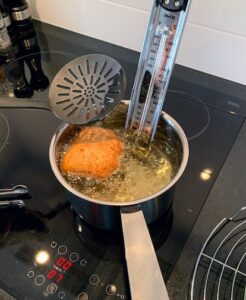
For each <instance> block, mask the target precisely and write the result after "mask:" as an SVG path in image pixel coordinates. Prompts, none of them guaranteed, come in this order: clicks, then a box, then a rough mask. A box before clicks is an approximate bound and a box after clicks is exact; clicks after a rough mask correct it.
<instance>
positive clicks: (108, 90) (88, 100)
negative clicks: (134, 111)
mask: <svg viewBox="0 0 246 300" xmlns="http://www.w3.org/2000/svg"><path fill="white" fill-rule="evenodd" d="M125 86H126V81H125V73H124V70H123V69H122V67H121V65H120V64H119V63H118V62H117V61H116V60H114V59H113V58H111V57H108V56H105V55H99V54H91V55H85V56H82V57H79V58H76V59H74V60H72V61H71V62H69V63H68V64H67V65H65V66H64V67H63V68H62V69H61V70H60V71H59V72H58V74H57V75H56V76H55V78H54V80H53V82H52V85H51V88H50V93H49V98H50V107H51V109H52V111H53V112H54V113H55V115H56V116H57V117H58V118H59V119H61V120H63V121H66V122H68V123H72V124H81V125H82V124H86V123H89V122H93V121H97V120H99V119H102V118H104V117H105V116H106V115H108V114H109V113H110V112H112V111H113V110H114V109H115V108H116V107H117V106H118V104H120V101H121V100H122V98H123V96H124V91H125Z"/></svg>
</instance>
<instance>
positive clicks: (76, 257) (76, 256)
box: [69, 252, 79, 262]
mask: <svg viewBox="0 0 246 300" xmlns="http://www.w3.org/2000/svg"><path fill="white" fill-rule="evenodd" d="M69 260H71V262H77V261H78V260H79V254H78V253H76V252H73V253H71V254H70V256H69Z"/></svg>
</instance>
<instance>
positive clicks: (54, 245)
mask: <svg viewBox="0 0 246 300" xmlns="http://www.w3.org/2000/svg"><path fill="white" fill-rule="evenodd" d="M56 246H57V242H55V241H53V242H51V243H50V247H51V248H53V249H54V248H56Z"/></svg>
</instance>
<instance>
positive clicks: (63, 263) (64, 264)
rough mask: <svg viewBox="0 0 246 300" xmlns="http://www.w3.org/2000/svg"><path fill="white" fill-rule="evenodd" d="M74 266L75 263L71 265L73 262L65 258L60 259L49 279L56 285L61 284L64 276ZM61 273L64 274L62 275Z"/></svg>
mask: <svg viewBox="0 0 246 300" xmlns="http://www.w3.org/2000/svg"><path fill="white" fill-rule="evenodd" d="M72 266H73V263H71V261H69V260H67V259H65V258H64V257H60V258H59V259H58V260H57V261H56V263H55V264H54V266H53V269H52V270H50V271H49V272H48V274H47V278H48V279H50V280H53V281H55V282H56V283H59V282H61V281H62V279H63V277H64V276H63V274H64V273H65V272H66V271H67V270H69V269H70V268H71V267H72ZM57 267H58V268H57ZM61 272H62V273H63V274H61Z"/></svg>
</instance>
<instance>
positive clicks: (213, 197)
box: [167, 122, 246, 300]
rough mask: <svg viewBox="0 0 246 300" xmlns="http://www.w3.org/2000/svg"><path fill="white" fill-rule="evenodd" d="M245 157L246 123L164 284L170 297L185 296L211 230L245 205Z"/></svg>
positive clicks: (182, 297) (181, 299) (180, 299)
mask: <svg viewBox="0 0 246 300" xmlns="http://www.w3.org/2000/svg"><path fill="white" fill-rule="evenodd" d="M225 134H226V133H225ZM245 156H246V122H244V124H243V126H242V128H241V131H240V133H239V135H238V137H237V140H236V142H235V144H234V146H233V147H232V150H231V152H230V154H229V156H228V158H227V160H226V162H225V164H224V166H223V168H222V170H221V172H220V174H219V176H218V178H217V180H216V182H215V184H214V186H213V189H212V190H211V192H210V194H209V197H208V199H207V201H206V203H205V205H204V207H203V209H202V212H201V214H200V215H199V217H198V219H197V221H196V223H195V225H194V227H193V230H192V233H191V235H190V237H189V239H188V241H187V243H186V245H185V248H184V250H183V252H182V254H181V256H180V257H179V260H178V262H177V264H176V266H175V268H174V270H173V272H172V274H171V276H170V278H169V281H168V285H167V287H168V291H169V296H170V299H175V300H184V299H188V292H189V286H190V281H191V276H192V273H193V269H194V265H195V262H196V258H197V257H198V255H199V253H200V251H201V248H202V246H203V244H204V242H205V241H206V239H207V237H208V236H209V234H210V232H211V231H212V229H213V228H214V227H215V226H216V225H217V224H218V223H219V221H221V220H222V219H223V218H224V217H230V216H232V215H233V214H234V213H235V212H236V211H238V210H239V209H240V208H241V207H243V206H246V184H245V182H246V159H245ZM207 220H209V222H208V221H207Z"/></svg>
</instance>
